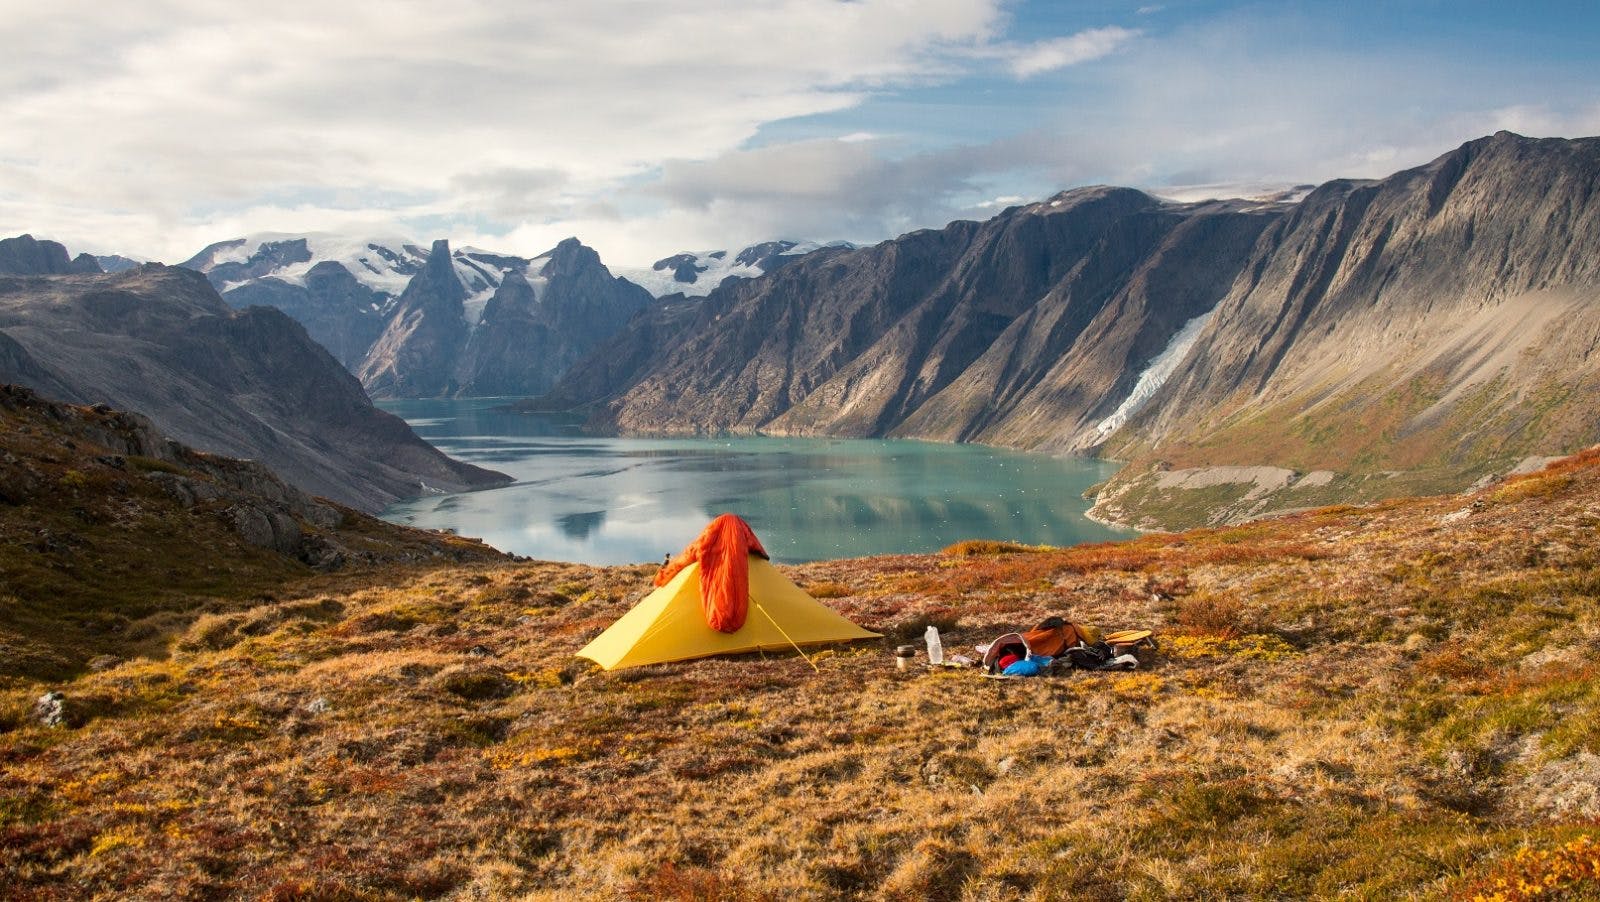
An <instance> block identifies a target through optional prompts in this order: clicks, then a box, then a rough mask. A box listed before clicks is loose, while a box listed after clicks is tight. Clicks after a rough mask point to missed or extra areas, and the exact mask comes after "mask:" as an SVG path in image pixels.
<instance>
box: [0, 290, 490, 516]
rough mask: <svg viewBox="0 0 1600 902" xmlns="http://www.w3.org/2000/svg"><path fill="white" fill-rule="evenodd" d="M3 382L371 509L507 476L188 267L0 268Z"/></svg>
mask: <svg viewBox="0 0 1600 902" xmlns="http://www.w3.org/2000/svg"><path fill="white" fill-rule="evenodd" d="M0 332H3V333H4V334H5V335H6V336H8V338H9V340H10V343H11V344H14V345H15V346H16V347H17V348H20V349H22V350H23V351H24V352H25V355H26V356H20V355H18V354H16V353H15V351H14V350H13V351H12V353H11V354H9V355H8V354H6V352H5V351H4V350H0V361H6V360H12V361H13V362H14V367H8V368H7V369H4V370H0V381H11V382H19V383H21V384H24V385H31V386H35V387H37V388H38V389H39V390H40V391H43V392H47V393H51V394H57V395H58V396H60V397H61V398H63V399H64V400H72V401H79V402H84V403H99V402H105V403H108V404H112V405H113V406H116V407H118V408H121V409H125V410H132V411H137V412H139V413H142V414H144V415H146V416H148V417H150V418H151V420H153V421H154V422H155V423H156V424H157V426H158V427H159V428H160V429H162V430H163V431H165V432H166V433H168V434H170V435H172V436H173V437H174V438H177V439H178V440H180V441H183V442H184V443H186V444H189V445H191V446H193V447H196V448H202V449H205V450H207V451H211V452H215V453H220V454H227V455H230V456H235V457H248V458H254V459H257V460H260V461H261V462H262V463H264V464H266V465H267V466H268V467H270V468H272V469H273V470H274V471H275V472H277V473H279V474H280V475H282V476H283V477H284V478H285V479H287V480H288V481H290V482H292V483H293V484H295V485H296V486H298V487H300V488H302V489H304V490H306V491H308V492H311V493H313V494H317V495H323V496H326V497H328V498H332V499H334V500H336V501H339V502H341V503H344V504H349V505H351V506H353V507H357V508H361V509H364V510H368V511H372V510H377V509H378V508H381V507H382V506H383V505H384V504H386V503H388V502H389V501H392V500H394V499H396V498H400V497H409V496H413V495H416V494H419V493H421V492H423V491H424V490H425V488H441V489H465V488H470V487H473V486H481V485H490V484H495V483H498V482H503V481H505V479H506V477H503V476H501V475H500V474H497V473H493V472H491V471H487V470H483V469H480V468H478V467H474V466H471V465H468V464H463V463H460V462H458V461H454V460H451V459H450V458H448V457H446V456H444V455H443V454H441V453H440V452H439V451H438V450H437V449H435V448H433V447H432V446H431V445H428V444H427V443H426V442H423V441H422V440H421V439H419V438H417V436H416V434H415V433H413V432H412V431H411V429H410V427H408V426H407V425H406V424H405V423H404V422H403V421H402V420H400V419H399V418H397V417H393V416H390V415H389V414H386V413H384V412H383V411H380V410H378V409H376V408H375V407H373V406H372V404H371V402H370V401H369V400H368V399H367V396H366V395H365V393H363V391H362V389H361V385H360V384H359V383H358V382H357V381H356V380H355V379H354V378H353V377H352V376H351V375H350V374H349V373H348V372H346V371H345V370H344V369H343V368H342V367H340V366H339V364H338V361H336V360H334V359H333V358H332V357H331V356H330V355H329V354H328V352H327V351H326V350H324V349H323V348H322V347H320V346H319V345H317V344H316V343H315V342H313V341H311V339H310V338H309V337H308V336H307V335H306V332H305V329H304V328H302V327H301V326H300V325H299V324H297V323H296V322H294V321H293V320H291V319H290V318H289V317H287V316H285V315H284V314H283V313H281V312H279V311H277V310H275V309H272V308H268V307H251V308H247V309H245V310H232V309H230V308H229V307H228V306H227V305H226V304H225V303H223V302H222V299H221V298H219V297H218V296H217V294H216V292H215V291H213V290H212V288H211V286H210V285H208V284H207V283H206V281H205V279H204V278H203V277H202V276H200V275H199V274H197V273H193V272H190V271H188V270H184V269H178V268H175V267H163V266H158V265H150V266H144V267H141V268H138V269H135V270H130V271H128V272H124V273H118V274H110V275H76V276H75V275H69V276H32V277H15V276H14V277H0Z"/></svg>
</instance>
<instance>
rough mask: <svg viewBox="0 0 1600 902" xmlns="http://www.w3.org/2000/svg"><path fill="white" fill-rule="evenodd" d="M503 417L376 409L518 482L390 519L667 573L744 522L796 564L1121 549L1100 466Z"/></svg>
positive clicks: (449, 404)
mask: <svg viewBox="0 0 1600 902" xmlns="http://www.w3.org/2000/svg"><path fill="white" fill-rule="evenodd" d="M498 403H500V402H496V401H489V400H481V399H480V400H466V401H400V402H389V403H386V404H384V405H383V406H384V407H385V408H386V409H388V410H390V411H392V412H394V413H396V414H398V415H400V416H401V417H404V418H405V419H406V420H407V421H408V422H410V423H411V424H412V426H413V428H415V429H416V431H417V432H418V434H420V435H421V436H422V437H423V438H425V439H427V440H428V441H430V442H433V443H434V444H435V445H438V446H439V447H440V448H441V449H443V450H444V451H445V452H446V453H448V454H451V455H452V456H455V457H458V458H461V459H463V460H468V461H471V462H473V463H478V464H482V465H484V466H489V467H493V468H495V469H498V470H501V471H503V472H506V473H509V474H511V475H512V476H514V477H516V480H517V481H516V482H515V483H513V484H511V485H509V486H505V487H502V488H498V489H492V490H488V491H483V492H472V493H465V494H457V495H433V496H428V497H423V498H417V499H413V500H410V501H405V502H401V503H398V504H395V505H393V506H391V507H390V508H389V509H388V510H387V511H385V512H384V516H385V517H386V518H388V519H390V520H394V521H396V522H402V523H409V524H413V525H417V526H425V527H430V528H449V529H454V530H456V531H457V532H460V533H462V534H463V535H471V536H479V537H481V538H483V539H484V540H485V541H487V542H489V543H490V544H492V545H494V546H495V547H497V548H501V549H504V550H507V551H513V552H516V553H518V554H526V555H529V556H532V557H536V558H543V559H551V560H571V561H584V562H588V563H626V562H638V561H654V560H660V559H661V556H662V554H664V553H667V552H676V551H678V550H679V549H680V548H681V547H683V545H685V544H686V543H687V542H689V541H690V540H692V539H693V538H694V536H695V535H697V534H698V533H699V531H700V530H701V528H702V527H704V526H705V523H706V521H707V520H709V519H711V518H712V517H714V516H716V515H717V514H720V513H722V512H724V511H733V512H735V513H738V514H740V515H742V516H743V517H745V518H746V519H747V520H749V521H750V523H751V525H752V526H754V527H755V529H756V531H757V533H758V534H760V536H761V540H762V542H763V543H764V544H765V545H766V547H767V550H768V551H770V552H772V555H773V557H774V558H775V559H777V560H780V561H787V562H798V561H805V560H817V559H825V558H836V557H854V556H859V555H868V554H886V553H900V552H924V551H933V550H936V549H939V548H942V547H944V546H946V545H949V544H950V543H952V542H957V541H961V540H963V539H971V538H986V539H1004V540H1011V541H1021V542H1028V543H1045V544H1052V545H1067V544H1074V543H1077V542H1085V541H1101V540H1104V539H1108V538H1115V537H1119V536H1121V535H1124V534H1122V533H1117V532H1114V531H1112V530H1109V529H1106V528H1105V527H1102V526H1099V525H1098V524H1095V523H1091V522H1089V521H1088V520H1086V519H1084V518H1083V511H1084V510H1085V509H1086V507H1087V504H1086V502H1085V501H1084V500H1083V499H1082V497H1081V495H1082V492H1083V490H1084V489H1086V488H1088V487H1089V486H1090V485H1093V484H1094V483H1096V482H1100V481H1102V480H1104V479H1106V478H1107V477H1108V476H1110V474H1111V473H1112V472H1113V471H1114V469H1115V465H1113V464H1107V463H1103V462H1100V461H1091V460H1079V459H1058V458H1051V457H1044V456H1038V455H1028V454H1020V453H1016V452H1010V451H1002V450H997V449H993V448H984V447H979V446H973V445H936V444H926V443H921V442H905V441H847V440H838V439H777V438H716V439H694V438H655V439H644V438H627V439H610V438H595V437H592V436H585V435H581V434H580V433H579V432H578V423H577V421H576V420H574V419H572V418H570V417H561V416H548V415H525V414H509V413H503V412H500V411H496V410H494V409H493V408H494V406H496V405H497V404H498Z"/></svg>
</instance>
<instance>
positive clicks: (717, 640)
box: [578, 554, 879, 670]
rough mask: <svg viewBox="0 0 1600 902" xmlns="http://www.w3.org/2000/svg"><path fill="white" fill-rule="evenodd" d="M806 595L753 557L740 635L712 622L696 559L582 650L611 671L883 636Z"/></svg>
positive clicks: (764, 561) (590, 658)
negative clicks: (747, 606)
mask: <svg viewBox="0 0 1600 902" xmlns="http://www.w3.org/2000/svg"><path fill="white" fill-rule="evenodd" d="M876 638H879V636H878V634H877V633H872V632H868V631H866V630H864V629H862V628H861V627H859V626H856V625H855V624H854V623H851V622H850V621H849V620H846V619H845V618H844V616H843V615H841V614H839V613H838V612H837V611H835V610H833V609H832V608H830V607H827V606H826V605H824V604H822V603H821V602H819V601H817V600H816V599H815V598H812V597H811V596H810V595H807V594H806V593H805V592H804V591H802V590H801V588H800V587H799V586H797V585H795V584H794V583H792V582H790V581H789V580H788V579H787V578H785V577H784V575H783V574H782V573H779V572H778V569H777V568H776V567H774V566H772V564H770V563H768V562H767V561H766V560H764V559H762V558H760V557H757V556H756V555H753V554H752V555H750V613H749V615H748V616H746V618H745V622H744V626H741V627H740V628H739V629H738V631H737V632H732V633H721V632H718V631H716V630H714V629H712V628H711V627H709V626H706V619H705V614H704V612H703V611H702V609H701V606H700V565H699V564H697V563H696V564H690V565H689V566H687V567H685V568H683V570H682V571H681V572H679V573H678V575H677V576H676V577H674V578H673V579H672V581H671V582H668V583H667V584H666V585H664V586H662V587H661V588H659V589H657V590H655V591H654V592H651V593H650V594H649V595H647V596H645V598H644V600H643V601H641V602H639V603H638V604H636V605H634V606H633V609H632V610H630V611H628V613H626V614H623V615H622V617H621V618H620V619H619V620H617V622H616V623H613V624H611V626H610V627H609V628H607V629H606V631H605V632H603V633H601V634H600V635H598V636H596V637H595V638H594V641H593V642H590V643H589V644H588V645H585V646H584V647H583V650H582V651H580V652H578V657H580V658H588V659H589V660H591V661H593V662H595V663H596V664H599V665H600V666H601V667H603V668H605V669H606V670H616V669H618V668H621V667H639V666H641V665H644V664H663V663H666V662H668V661H685V660H688V659H689V658H704V657H707V656H709V655H726V654H734V653H736V652H742V651H756V650H757V649H779V648H792V647H793V646H795V645H814V644H817V643H821V642H848V641H851V640H853V639H876Z"/></svg>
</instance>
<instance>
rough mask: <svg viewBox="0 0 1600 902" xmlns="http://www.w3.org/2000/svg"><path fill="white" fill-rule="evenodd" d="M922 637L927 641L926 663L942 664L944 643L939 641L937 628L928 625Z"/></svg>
mask: <svg viewBox="0 0 1600 902" xmlns="http://www.w3.org/2000/svg"><path fill="white" fill-rule="evenodd" d="M922 637H923V638H924V639H926V640H927V641H928V663H929V664H943V663H944V643H942V642H940V641H939V628H938V627H936V626H929V627H928V631H927V632H926V633H923V635H922Z"/></svg>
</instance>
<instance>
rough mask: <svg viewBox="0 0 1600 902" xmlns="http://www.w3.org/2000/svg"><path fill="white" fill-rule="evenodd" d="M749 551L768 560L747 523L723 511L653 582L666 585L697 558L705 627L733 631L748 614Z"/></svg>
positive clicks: (727, 631)
mask: <svg viewBox="0 0 1600 902" xmlns="http://www.w3.org/2000/svg"><path fill="white" fill-rule="evenodd" d="M752 554H756V555H760V556H761V557H763V558H767V559H770V556H769V555H768V554H767V550H766V549H765V548H762V547H761V540H760V539H758V538H756V534H755V531H754V530H752V529H751V528H750V524H748V523H746V522H744V521H743V520H741V519H739V518H738V517H736V516H734V515H733V514H723V515H722V516H720V517H718V518H717V519H715V520H712V521H711V523H710V525H708V526H707V527H706V528H705V531H704V532H702V533H700V537H699V538H697V539H695V540H694V541H693V542H691V543H690V544H689V547H688V548H685V549H684V550H683V553H682V554H680V555H678V556H677V557H675V558H673V559H672V562H671V563H670V564H667V565H666V566H665V567H662V568H661V571H660V572H659V573H657V574H656V585H658V586H664V585H666V584H667V583H668V582H670V581H671V580H672V578H673V577H674V576H677V575H678V571H680V570H682V569H683V568H685V567H687V566H689V565H690V564H693V563H695V562H696V561H698V562H699V563H700V608H701V610H702V611H703V612H704V613H705V615H706V626H709V627H711V628H712V629H714V630H717V631H718V632H723V633H736V632H738V631H739V627H741V626H744V617H745V614H747V613H749V607H750V555H752Z"/></svg>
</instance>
